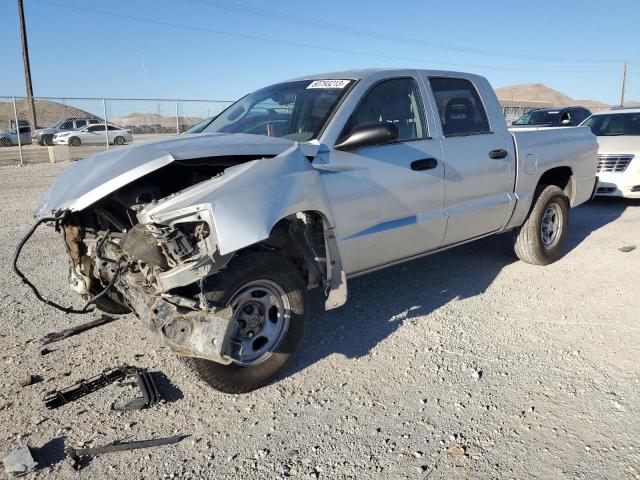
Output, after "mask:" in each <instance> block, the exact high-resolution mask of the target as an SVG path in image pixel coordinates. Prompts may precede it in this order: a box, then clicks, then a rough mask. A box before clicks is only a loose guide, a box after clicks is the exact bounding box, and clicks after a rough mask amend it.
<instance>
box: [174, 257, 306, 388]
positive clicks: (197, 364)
mask: <svg viewBox="0 0 640 480" xmlns="http://www.w3.org/2000/svg"><path fill="white" fill-rule="evenodd" d="M205 289H206V295H207V298H208V300H209V301H210V302H211V303H212V304H214V305H218V306H224V307H227V306H230V307H231V308H232V311H233V318H234V323H235V324H236V326H237V327H236V331H235V332H234V333H233V334H232V341H233V342H234V343H236V344H239V345H241V348H240V350H239V355H238V358H237V360H235V361H234V363H231V364H229V365H222V364H220V363H217V362H213V361H210V360H204V359H200V358H188V359H186V361H187V363H188V364H189V365H190V366H191V368H192V369H193V370H194V371H195V373H197V374H198V375H199V376H200V377H201V378H202V379H203V380H204V381H205V382H206V383H208V384H209V385H210V386H212V387H213V388H215V389H216V390H219V391H221V392H225V393H245V392H250V391H252V390H255V389H257V388H260V387H262V386H264V385H266V384H267V383H269V382H270V381H271V380H273V379H274V378H275V377H276V376H277V375H278V374H279V373H280V372H281V371H282V370H283V369H284V368H285V366H286V365H287V364H288V362H289V361H290V360H291V358H292V356H293V354H294V353H295V351H296V349H297V347H298V345H299V343H300V341H301V339H302V336H303V333H304V322H305V316H306V313H305V310H306V309H305V305H306V285H305V283H304V281H303V279H302V276H301V274H300V272H299V271H298V269H297V268H296V267H295V266H294V265H293V264H292V263H291V262H290V261H289V260H288V259H287V258H285V257H283V256H282V255H279V254H277V253H273V252H243V253H241V254H239V255H238V256H237V257H236V258H234V259H233V260H232V261H231V262H230V264H229V265H228V266H227V267H226V268H225V269H224V270H223V271H222V272H219V273H217V274H215V275H214V276H213V277H211V278H209V279H208V281H207V282H206V284H205Z"/></svg>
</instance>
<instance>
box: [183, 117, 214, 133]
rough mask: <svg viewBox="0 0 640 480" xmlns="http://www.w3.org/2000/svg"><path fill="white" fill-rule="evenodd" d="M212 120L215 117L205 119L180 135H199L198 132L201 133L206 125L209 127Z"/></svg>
mask: <svg viewBox="0 0 640 480" xmlns="http://www.w3.org/2000/svg"><path fill="white" fill-rule="evenodd" d="M214 119H215V117H209V118H205V119H204V120H202V121H201V122H198V123H196V124H195V125H194V126H193V127H191V128H189V129H187V130H185V131H184V132H182V133H200V132H202V130H204V128H205V127H206V126H207V125H209V124H210V123H211V122H213V120H214Z"/></svg>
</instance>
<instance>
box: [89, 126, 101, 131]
mask: <svg viewBox="0 0 640 480" xmlns="http://www.w3.org/2000/svg"><path fill="white" fill-rule="evenodd" d="M87 132H104V125H93V126H92V127H89V128H87Z"/></svg>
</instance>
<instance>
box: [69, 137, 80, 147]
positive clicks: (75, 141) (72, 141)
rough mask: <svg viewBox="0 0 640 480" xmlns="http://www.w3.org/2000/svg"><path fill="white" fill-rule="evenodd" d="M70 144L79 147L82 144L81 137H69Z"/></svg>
mask: <svg viewBox="0 0 640 480" xmlns="http://www.w3.org/2000/svg"><path fill="white" fill-rule="evenodd" d="M69 146H71V147H79V146H80V139H79V138H78V137H71V138H70V139H69Z"/></svg>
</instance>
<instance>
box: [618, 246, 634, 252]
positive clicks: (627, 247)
mask: <svg viewBox="0 0 640 480" xmlns="http://www.w3.org/2000/svg"><path fill="white" fill-rule="evenodd" d="M635 249H636V246H635V245H625V246H624V247H620V248H619V249H618V250H620V251H621V252H622V253H629V252H630V251H632V250H635Z"/></svg>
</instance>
